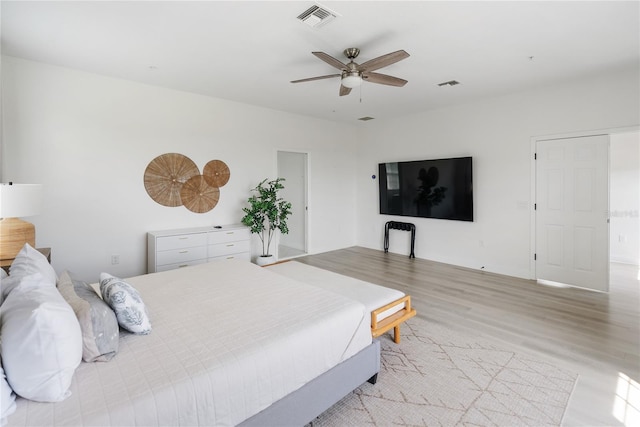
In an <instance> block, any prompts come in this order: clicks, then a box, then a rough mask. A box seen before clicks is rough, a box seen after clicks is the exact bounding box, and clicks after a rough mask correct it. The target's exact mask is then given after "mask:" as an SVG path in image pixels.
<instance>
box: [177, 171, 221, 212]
mask: <svg viewBox="0 0 640 427" xmlns="http://www.w3.org/2000/svg"><path fill="white" fill-rule="evenodd" d="M180 198H181V199H182V204H183V205H184V206H185V207H186V208H187V209H189V210H190V211H191V212H195V213H205V212H209V211H210V210H211V209H213V208H214V207H215V206H216V205H217V204H218V200H220V190H219V189H218V187H212V186H210V185H209V184H207V181H206V180H205V179H204V176H203V175H196V176H194V177H192V178H190V179H189V180H188V181H187V182H185V183H184V185H183V186H182V189H181V190H180Z"/></svg>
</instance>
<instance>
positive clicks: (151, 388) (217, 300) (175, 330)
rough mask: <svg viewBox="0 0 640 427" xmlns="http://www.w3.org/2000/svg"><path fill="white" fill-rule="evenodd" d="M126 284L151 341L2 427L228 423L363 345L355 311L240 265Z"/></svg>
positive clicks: (364, 320)
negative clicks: (145, 314) (140, 304)
mask: <svg viewBox="0 0 640 427" xmlns="http://www.w3.org/2000/svg"><path fill="white" fill-rule="evenodd" d="M127 281H128V282H129V283H130V284H131V285H133V286H134V287H135V288H136V289H137V290H138V291H139V292H140V294H141V296H142V298H143V300H144V302H145V303H146V305H147V307H148V309H149V313H150V316H151V322H152V326H153V330H152V332H151V334H150V335H144V336H138V335H132V334H129V333H126V332H123V333H121V340H120V351H119V353H118V354H117V355H116V356H115V357H114V358H113V359H112V360H111V361H109V362H104V363H103V362H94V363H82V364H81V365H80V367H79V368H78V369H77V370H76V373H75V375H74V379H73V383H72V385H71V391H72V395H71V397H69V398H68V399H67V400H65V401H63V402H58V403H55V404H45V403H36V402H31V401H27V400H25V399H21V398H19V399H18V400H17V410H16V412H15V413H14V414H13V415H12V416H10V417H9V420H8V421H9V425H110V426H127V425H136V426H149V425H235V424H237V423H239V422H241V421H243V420H244V419H246V418H248V417H250V416H252V415H254V414H256V413H258V412H260V411H261V410H262V409H264V408H266V407H267V406H269V405H270V404H271V403H273V402H275V401H277V400H278V399H280V398H282V397H283V396H285V395H287V394H289V393H290V392H292V391H294V390H296V389H298V388H299V387H301V386H302V385H304V384H305V383H307V382H308V381H310V380H311V379H313V378H314V377H316V376H318V375H320V374H321V373H323V372H325V371H327V370H329V369H330V368H331V367H333V366H335V365H336V364H338V363H340V362H341V361H343V360H345V359H347V358H349V357H350V356H352V355H353V354H355V353H357V352H358V351H359V350H361V349H362V348H364V347H366V346H367V345H368V344H370V343H371V333H370V322H369V320H370V319H369V313H368V312H367V311H366V309H365V307H364V306H363V305H362V304H360V303H357V302H355V301H353V300H351V299H349V298H346V297H343V296H340V295H337V294H335V293H332V292H328V291H326V290H323V289H321V288H318V287H315V286H310V285H308V284H304V283H300V282H297V281H294V280H292V279H289V278H286V277H283V276H281V275H279V274H277V273H274V272H271V271H269V270H268V269H263V268H260V267H257V266H255V265H253V264H251V263H249V262H247V261H240V260H226V261H221V262H214V263H207V264H201V265H197V266H192V267H188V268H183V269H178V270H171V271H167V272H163V273H155V274H150V275H144V276H138V277H134V278H130V279H128V280H127Z"/></svg>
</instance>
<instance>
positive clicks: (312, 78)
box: [291, 74, 341, 83]
mask: <svg viewBox="0 0 640 427" xmlns="http://www.w3.org/2000/svg"><path fill="white" fill-rule="evenodd" d="M340 76H341V74H329V75H326V76H318V77H309V78H308V79H300V80H291V83H303V82H312V81H314V80H322V79H331V78H333V77H340Z"/></svg>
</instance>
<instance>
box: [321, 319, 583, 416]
mask: <svg viewBox="0 0 640 427" xmlns="http://www.w3.org/2000/svg"><path fill="white" fill-rule="evenodd" d="M381 344H382V362H381V371H380V373H379V375H378V382H377V383H376V384H375V385H372V384H369V383H365V384H364V385H363V386H361V387H360V388H358V389H356V390H355V391H354V392H352V393H350V394H349V395H348V396H346V397H345V398H344V399H342V400H341V401H340V402H338V403H337V404H336V405H334V406H333V407H332V408H330V409H329V410H328V411H326V412H325V413H323V414H322V415H321V416H320V417H318V418H317V419H315V420H314V421H313V423H312V425H313V427H320V426H322V427H324V426H380V427H386V426H536V427H538V426H559V425H560V424H561V422H562V418H563V416H564V412H565V409H566V407H567V403H568V401H569V397H570V395H571V392H572V391H573V387H574V384H575V382H576V380H577V377H578V376H577V374H574V373H571V372H567V371H565V370H563V369H560V368H558V367H556V366H554V365H553V364H551V363H548V362H547V361H544V360H540V359H537V358H536V357H532V356H531V355H528V354H523V353H521V352H518V351H514V350H510V349H507V348H503V347H504V346H502V347H501V346H500V345H497V344H496V343H494V342H492V341H489V340H488V339H483V338H481V337H477V336H473V335H468V334H465V333H462V332H460V331H455V330H452V329H450V328H447V327H445V326H443V325H441V324H437V323H434V322H429V321H427V320H423V319H420V318H417V317H416V318H413V319H411V320H409V321H408V322H407V323H406V324H405V325H403V326H402V341H401V343H400V344H395V343H394V342H393V341H392V340H391V337H390V336H389V335H386V336H383V337H382V338H381Z"/></svg>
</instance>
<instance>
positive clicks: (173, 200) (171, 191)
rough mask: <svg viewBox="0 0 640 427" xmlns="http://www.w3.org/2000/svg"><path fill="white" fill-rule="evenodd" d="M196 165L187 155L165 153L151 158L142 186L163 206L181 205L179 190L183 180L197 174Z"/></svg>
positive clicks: (198, 173) (185, 180)
mask: <svg viewBox="0 0 640 427" xmlns="http://www.w3.org/2000/svg"><path fill="white" fill-rule="evenodd" d="M199 175H200V171H199V170H198V166H196V164H195V163H194V162H193V161H192V160H191V159H190V158H188V157H186V156H183V155H182V154H178V153H167V154H163V155H161V156H158V157H156V158H155V159H153V160H152V161H151V162H150V163H149V165H148V166H147V169H146V170H145V171H144V188H145V189H146V190H147V193H148V194H149V196H151V198H152V199H153V200H155V201H156V202H158V203H160V204H161V205H163V206H169V207H175V206H181V205H182V203H183V202H182V199H181V197H180V190H181V189H182V186H183V185H184V183H185V182H187V181H188V180H189V179H190V178H192V177H194V176H199Z"/></svg>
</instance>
